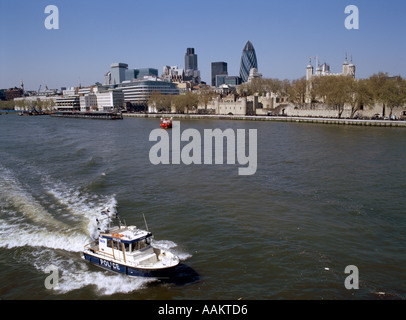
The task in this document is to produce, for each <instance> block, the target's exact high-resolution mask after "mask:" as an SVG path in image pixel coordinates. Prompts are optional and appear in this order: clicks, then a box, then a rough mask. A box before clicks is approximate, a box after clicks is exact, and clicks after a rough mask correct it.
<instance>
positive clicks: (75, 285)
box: [0, 165, 190, 295]
mask: <svg viewBox="0 0 406 320" xmlns="http://www.w3.org/2000/svg"><path fill="white" fill-rule="evenodd" d="M35 181H36V184H37V185H36V186H33V185H30V183H29V182H28V183H27V181H26V180H25V179H23V178H22V177H19V175H18V174H17V173H15V172H13V171H11V170H9V169H7V168H5V167H3V166H1V165H0V248H5V249H10V250H11V249H15V248H18V249H19V250H17V251H16V250H14V251H13V252H15V254H14V255H12V256H13V259H15V262H16V264H15V265H17V266H18V265H26V264H28V265H31V266H33V267H34V268H35V269H36V270H38V271H40V272H43V273H44V280H45V278H46V277H47V276H48V274H47V272H46V269H47V267H49V266H50V265H52V266H55V267H56V268H57V269H58V271H59V281H58V286H57V287H55V288H54V289H53V292H54V293H55V294H66V293H68V292H71V291H74V290H78V289H82V288H86V287H91V288H92V289H94V290H95V292H96V293H97V294H99V295H112V294H116V293H131V292H134V291H137V290H140V289H142V288H144V287H145V286H146V285H147V284H148V283H150V282H154V281H157V279H154V278H149V279H148V278H143V277H128V276H125V275H120V274H114V273H111V272H109V271H105V270H102V269H99V268H97V267H94V266H90V265H89V264H87V263H86V262H85V261H84V260H82V259H81V258H80V253H81V252H82V250H83V247H84V245H85V244H87V243H89V242H91V241H92V240H93V239H95V238H96V237H97V236H98V229H97V222H96V218H100V212H101V211H102V209H103V208H105V207H106V206H108V207H110V208H112V207H114V206H116V205H117V201H116V199H115V196H114V195H112V196H101V195H97V194H90V193H89V192H86V193H84V192H82V191H81V190H80V188H75V187H71V186H67V185H66V184H65V183H63V182H61V181H57V182H55V181H53V179H52V178H51V177H49V176H47V175H46V174H43V173H38V179H35ZM38 183H39V185H38ZM33 190H35V191H33ZM10 235H12V236H10ZM154 245H155V246H156V247H161V248H165V249H167V250H169V251H172V252H175V253H176V254H178V255H179V258H180V259H181V260H185V259H187V258H189V257H190V255H189V254H187V253H184V252H177V251H178V250H179V249H178V246H177V244H176V243H174V242H172V241H168V240H159V241H154Z"/></svg>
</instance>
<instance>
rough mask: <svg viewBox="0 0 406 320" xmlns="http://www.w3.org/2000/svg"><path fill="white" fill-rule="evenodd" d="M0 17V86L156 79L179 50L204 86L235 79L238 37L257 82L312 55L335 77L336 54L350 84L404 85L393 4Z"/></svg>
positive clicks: (150, 7) (365, 1)
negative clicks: (222, 75) (350, 9)
mask: <svg viewBox="0 0 406 320" xmlns="http://www.w3.org/2000/svg"><path fill="white" fill-rule="evenodd" d="M48 5H55V6H57V8H58V11H59V29H57V30H55V29H53V30H48V29H47V28H46V27H45V24H44V22H45V20H46V18H47V17H48V16H49V15H50V14H47V13H45V8H46V7H47V6H48ZM348 5H355V6H357V8H358V10H359V29H351V30H348V29H347V28H346V27H345V20H346V19H347V17H348V16H349V15H350V14H346V13H345V12H344V11H345V8H346V7H347V6H348ZM0 16H1V18H0V30H1V41H0V88H10V87H14V86H20V82H21V80H23V82H24V85H25V89H26V90H38V88H39V86H40V85H41V86H42V87H43V88H44V87H45V86H47V87H48V88H50V89H51V88H55V89H58V88H61V87H72V86H77V85H78V84H79V83H81V84H82V86H87V85H92V84H94V83H96V82H101V83H104V74H105V73H106V72H107V71H108V70H109V69H110V65H111V64H112V63H115V62H123V63H127V64H128V65H129V68H130V69H136V68H147V67H149V68H156V69H158V72H159V74H161V73H162V68H163V66H164V65H171V66H173V65H177V66H179V68H184V64H185V62H184V57H185V53H186V48H189V47H191V48H195V52H196V54H197V55H198V64H199V69H200V71H201V77H202V80H203V81H206V82H207V83H210V79H211V63H212V62H216V61H225V62H227V63H228V73H229V75H239V67H240V59H241V53H242V50H243V48H244V46H245V44H246V42H247V41H248V40H250V41H251V42H252V44H253V45H254V48H255V51H256V54H257V59H258V71H259V73H261V74H262V75H263V77H264V78H279V79H289V80H293V79H298V78H301V77H303V76H305V72H306V66H307V65H308V63H309V57H313V64H315V61H314V57H316V56H317V57H318V59H319V62H320V63H324V62H327V63H328V64H330V66H331V71H332V72H334V73H341V71H342V64H343V62H344V60H345V54H346V53H348V57H349V58H350V56H351V55H352V57H353V62H354V64H355V65H356V68H357V69H356V76H357V78H367V77H369V76H371V75H372V74H374V73H378V72H387V73H388V74H390V75H401V76H402V77H405V78H406V36H405V35H406V19H405V18H406V1H402V0H386V1H381V0H329V1H326V0H284V1H275V0H250V1H240V0H223V1H212V0H204V1H191V0H188V1H186V0H143V1H140V0H116V1H111V0H110V1H107V0H82V1H78V0H69V1H67V0H45V1H44V0H13V1H10V0H0Z"/></svg>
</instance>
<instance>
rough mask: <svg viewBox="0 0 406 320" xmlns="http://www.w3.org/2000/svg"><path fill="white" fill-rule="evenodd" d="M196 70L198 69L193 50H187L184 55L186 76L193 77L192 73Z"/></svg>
mask: <svg viewBox="0 0 406 320" xmlns="http://www.w3.org/2000/svg"><path fill="white" fill-rule="evenodd" d="M196 70H198V68H197V54H195V49H194V48H187V50H186V54H185V71H186V76H190V77H193V72H194V71H196Z"/></svg>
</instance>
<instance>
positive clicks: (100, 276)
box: [25, 249, 156, 295]
mask: <svg viewBox="0 0 406 320" xmlns="http://www.w3.org/2000/svg"><path fill="white" fill-rule="evenodd" d="M25 259H26V260H30V261H31V263H32V264H33V265H34V267H35V268H36V269H37V270H39V271H42V272H44V273H45V272H46V268H47V267H49V266H51V265H52V266H54V267H56V268H57V270H58V286H57V287H55V288H53V289H52V290H53V291H54V292H55V294H65V293H68V292H70V291H73V290H78V289H81V288H85V287H88V286H92V287H94V289H95V290H96V293H97V294H100V295H112V294H115V293H131V292H133V291H136V290H139V289H142V288H144V287H145V285H146V284H148V283H150V282H153V281H156V279H153V278H142V277H128V276H125V275H121V274H115V273H113V272H110V271H103V270H101V269H100V270H98V271H92V272H90V271H89V269H88V267H89V265H88V264H87V263H86V262H83V261H77V260H75V261H73V259H68V260H67V259H66V257H62V256H59V255H58V254H56V253H55V252H54V251H52V250H49V249H45V250H41V251H35V252H31V253H30V255H29V257H25ZM47 276H48V275H44V280H45V278H46V277H47Z"/></svg>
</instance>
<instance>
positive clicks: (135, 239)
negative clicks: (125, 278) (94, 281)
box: [83, 210, 179, 278]
mask: <svg viewBox="0 0 406 320" xmlns="http://www.w3.org/2000/svg"><path fill="white" fill-rule="evenodd" d="M104 214H106V215H107V218H106V219H107V222H108V226H106V228H105V229H104V230H103V231H102V230H101V231H100V235H99V238H98V239H97V240H96V241H94V242H92V243H89V244H87V245H86V246H85V248H84V250H83V258H84V259H86V260H87V261H89V262H91V263H93V264H95V265H98V266H100V267H102V268H105V269H108V270H111V271H115V272H118V273H123V274H126V275H129V276H144V277H157V278H159V277H165V278H166V277H170V276H171V275H172V274H173V272H174V270H175V268H176V266H178V265H179V258H178V257H177V256H176V255H174V254H173V253H171V252H169V251H167V250H163V249H159V248H155V247H153V246H152V245H151V240H152V239H153V235H152V233H151V232H149V231H148V230H143V229H139V228H137V227H136V226H126V225H123V224H122V222H121V221H120V218H119V217H118V214H116V213H115V214H113V215H112V216H110V213H109V212H108V210H106V211H104ZM114 221H115V222H117V223H118V225H115V226H113V227H111V225H110V224H111V222H114ZM98 223H99V224H101V223H102V221H101V220H98Z"/></svg>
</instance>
